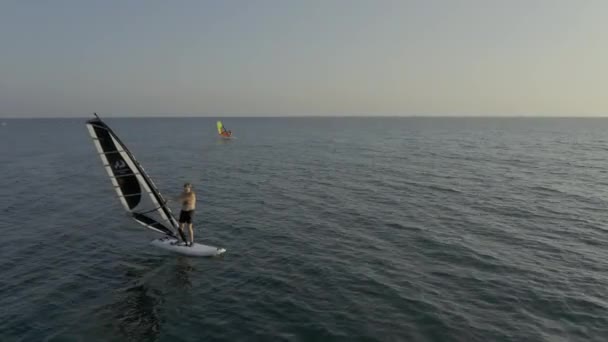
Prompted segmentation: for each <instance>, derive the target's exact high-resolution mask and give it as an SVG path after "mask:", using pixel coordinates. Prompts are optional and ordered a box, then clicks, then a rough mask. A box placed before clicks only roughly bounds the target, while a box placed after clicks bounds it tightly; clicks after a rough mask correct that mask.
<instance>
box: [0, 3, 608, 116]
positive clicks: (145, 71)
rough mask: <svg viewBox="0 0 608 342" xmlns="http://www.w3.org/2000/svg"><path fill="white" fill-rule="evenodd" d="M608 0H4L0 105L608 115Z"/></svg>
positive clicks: (121, 111)
mask: <svg viewBox="0 0 608 342" xmlns="http://www.w3.org/2000/svg"><path fill="white" fill-rule="evenodd" d="M607 18H608V1H604V0H600V1H596V0H586V1H581V0H572V1H563V0H543V1H536V0H502V1H494V0H484V1H481V0H480V1H473V0H468V1H465V0H445V1H437V0H426V1H407V0H401V1H381V0H367V1H362V0H321V1H317V0H301V1H295V0H276V1H270V0H243V1H237V0H217V1H202V0H198V1H194V0H192V1H180V0H174V1H156V0H146V1H135V0H103V1H102V0H100V1H87V0H73V1H64V0H54V1H42V0H38V1H37V0H27V1H24V0H0V117H52V116H62V117H70V116H74V117H83V116H89V115H90V114H91V113H92V112H98V113H100V114H101V115H105V116H155V115H164V116H171V115H175V116H198V115H200V116H266V115H270V116H273V115H285V116H291V115H293V116H296V115H297V116H302V115H314V116H319V115H321V116H323V115H332V116H333V115H370V116H373V115H404V116H412V115H415V116H423V115H440V116H451V115H454V116H522V115H529V116H608V96H607V95H608V19H607Z"/></svg>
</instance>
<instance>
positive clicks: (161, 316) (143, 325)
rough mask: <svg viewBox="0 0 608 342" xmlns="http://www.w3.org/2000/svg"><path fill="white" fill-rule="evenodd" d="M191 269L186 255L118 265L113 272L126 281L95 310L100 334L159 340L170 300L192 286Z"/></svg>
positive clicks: (127, 338) (169, 309)
mask: <svg viewBox="0 0 608 342" xmlns="http://www.w3.org/2000/svg"><path fill="white" fill-rule="evenodd" d="M193 270H194V268H193V267H192V265H191V260H190V259H188V258H185V257H178V258H177V259H172V258H171V259H166V260H164V261H163V260H161V259H156V260H151V261H146V262H143V263H142V262H141V261H138V262H136V263H133V264H131V263H129V264H126V263H123V264H121V266H120V267H119V269H117V270H115V271H116V272H117V273H119V274H123V275H124V278H126V284H124V286H123V287H122V288H119V289H116V290H115V291H114V292H113V293H112V294H111V296H112V299H111V300H112V303H111V304H109V305H105V306H103V307H101V308H100V312H99V313H98V317H97V322H103V328H104V329H103V330H104V331H103V335H104V336H105V337H111V338H108V340H118V341H121V340H124V341H158V340H159V339H160V335H161V334H162V332H163V328H164V329H166V327H164V323H165V317H168V316H167V315H170V314H171V313H170V311H171V302H172V301H173V300H175V297H176V296H177V297H179V296H182V295H184V294H187V293H188V292H189V289H190V288H191V287H192V282H191V281H190V273H191V272H192V271H193ZM165 311H169V312H168V313H166V314H165V313H164V312H165ZM108 335H109V336H108Z"/></svg>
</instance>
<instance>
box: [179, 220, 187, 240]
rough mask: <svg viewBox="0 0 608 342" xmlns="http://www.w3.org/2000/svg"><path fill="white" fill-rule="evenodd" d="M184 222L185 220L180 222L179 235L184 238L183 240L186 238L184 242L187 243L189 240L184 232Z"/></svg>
mask: <svg viewBox="0 0 608 342" xmlns="http://www.w3.org/2000/svg"><path fill="white" fill-rule="evenodd" d="M184 224H185V223H184V222H181V223H180V224H179V228H178V230H179V236H180V237H181V238H182V240H184V243H185V244H187V243H188V240H187V239H186V235H185V234H184Z"/></svg>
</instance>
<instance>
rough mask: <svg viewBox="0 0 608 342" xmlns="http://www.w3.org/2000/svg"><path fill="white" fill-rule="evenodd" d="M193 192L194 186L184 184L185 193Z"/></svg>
mask: <svg viewBox="0 0 608 342" xmlns="http://www.w3.org/2000/svg"><path fill="white" fill-rule="evenodd" d="M191 190H192V184H190V183H185V184H184V191H186V192H190V191H191Z"/></svg>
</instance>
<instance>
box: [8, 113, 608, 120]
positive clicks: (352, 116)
mask: <svg viewBox="0 0 608 342" xmlns="http://www.w3.org/2000/svg"><path fill="white" fill-rule="evenodd" d="M91 117H93V114H91V115H90V116H65V115H58V116H0V120H4V119H7V120H28V119H87V118H91ZM100 117H102V118H110V119H171V118H175V119H180V118H181V119H183V118H203V119H221V118H234V119H256V118H259V119H263V118H286V119H288V118H371V119H373V118H486V119H500V118H505V119H507V118H511V119H513V118H541V119H542V118H547V119H551V118H563V119H602V118H608V114H606V115H578V116H574V115H559V114H550V115H525V114H524V115H515V114H512V115H472V114H463V115H445V114H442V115H390V114H388V115H371V114H335V115H333V114H332V115H273V114H263V115H224V116H209V115H188V114H179V115H167V114H148V115H146V114H143V115H112V114H110V115H101V116H100Z"/></svg>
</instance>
